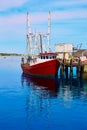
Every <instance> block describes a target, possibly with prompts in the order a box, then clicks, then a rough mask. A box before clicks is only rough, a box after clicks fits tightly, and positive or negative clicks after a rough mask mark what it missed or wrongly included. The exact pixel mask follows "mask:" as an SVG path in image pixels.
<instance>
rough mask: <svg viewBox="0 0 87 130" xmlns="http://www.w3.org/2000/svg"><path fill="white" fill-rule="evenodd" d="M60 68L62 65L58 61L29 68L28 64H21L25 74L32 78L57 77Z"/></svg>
mask: <svg viewBox="0 0 87 130" xmlns="http://www.w3.org/2000/svg"><path fill="white" fill-rule="evenodd" d="M59 66H60V63H59V61H58V60H57V59H54V60H50V61H46V62H43V63H39V64H35V65H32V66H29V65H28V64H21V68H22V70H23V72H24V73H25V74H29V75H32V76H51V77H52V76H53V77H54V76H57V73H58V69H59Z"/></svg>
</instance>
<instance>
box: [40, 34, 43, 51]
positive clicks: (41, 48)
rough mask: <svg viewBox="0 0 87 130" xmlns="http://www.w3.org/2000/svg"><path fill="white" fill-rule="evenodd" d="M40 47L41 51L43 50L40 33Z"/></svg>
mask: <svg viewBox="0 0 87 130" xmlns="http://www.w3.org/2000/svg"><path fill="white" fill-rule="evenodd" d="M39 35H40V49H41V53H42V52H43V49H42V36H43V35H42V34H41V33H40V34H39Z"/></svg>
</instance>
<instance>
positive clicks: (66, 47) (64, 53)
mask: <svg viewBox="0 0 87 130" xmlns="http://www.w3.org/2000/svg"><path fill="white" fill-rule="evenodd" d="M55 52H58V56H57V57H58V58H60V59H68V58H69V57H70V56H72V52H73V46H72V44H71V43H61V44H55Z"/></svg>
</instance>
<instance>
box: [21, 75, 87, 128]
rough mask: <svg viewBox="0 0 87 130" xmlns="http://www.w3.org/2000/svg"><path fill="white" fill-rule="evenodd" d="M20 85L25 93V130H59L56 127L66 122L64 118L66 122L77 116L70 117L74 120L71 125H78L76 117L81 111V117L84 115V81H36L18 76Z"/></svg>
mask: <svg viewBox="0 0 87 130" xmlns="http://www.w3.org/2000/svg"><path fill="white" fill-rule="evenodd" d="M21 83H22V87H24V88H27V90H28V95H27V97H26V114H27V124H28V129H38V128H39V127H40V126H42V128H41V129H42V130H44V129H45V130H46V129H47V130H51V129H53V128H55V129H58V128H59V129H61V126H60V124H61V123H62V121H66V117H67V121H68V122H70V120H68V119H71V117H73V115H75V114H76V115H77V116H76V117H73V120H74V118H75V121H77V122H78V119H80V114H81V113H82V112H83V111H84V113H82V114H85V112H86V111H85V110H86V108H87V95H86V92H87V81H85V80H83V79H78V78H70V79H64V78H62V79H49V78H36V77H30V76H28V75H25V74H22V76H21ZM77 108H79V109H77ZM67 109H69V111H67ZM75 110H78V111H79V112H78V111H77V112H78V114H77V112H76V111H75ZM82 110H83V111H82ZM75 112H76V113H75ZM66 113H67V114H66ZM79 113H80V114H79ZM62 115H63V116H62ZM55 124H56V125H55ZM66 124H67V123H65V125H66ZM70 124H71V122H70ZM59 126H60V127H59ZM66 127H67V130H69V129H70V128H71V125H68V124H67V125H66ZM74 128H75V127H73V129H74ZM62 129H64V127H62ZM62 129H61V130H62Z"/></svg>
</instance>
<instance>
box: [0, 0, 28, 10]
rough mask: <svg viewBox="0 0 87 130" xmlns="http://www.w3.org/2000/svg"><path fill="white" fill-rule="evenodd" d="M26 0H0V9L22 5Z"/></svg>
mask: <svg viewBox="0 0 87 130" xmlns="http://www.w3.org/2000/svg"><path fill="white" fill-rule="evenodd" d="M26 1H27V0H0V11H3V10H6V9H9V8H12V7H19V6H21V5H23V4H24V3H25V2H26Z"/></svg>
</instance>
